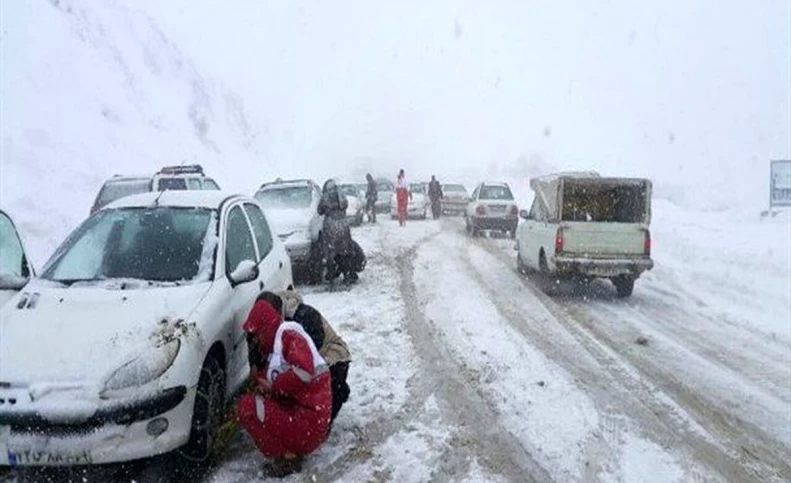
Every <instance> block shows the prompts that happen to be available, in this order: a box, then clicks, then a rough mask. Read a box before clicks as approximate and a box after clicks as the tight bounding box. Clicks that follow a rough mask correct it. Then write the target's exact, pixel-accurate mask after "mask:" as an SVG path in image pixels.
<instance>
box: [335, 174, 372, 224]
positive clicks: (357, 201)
mask: <svg viewBox="0 0 791 483" xmlns="http://www.w3.org/2000/svg"><path fill="white" fill-rule="evenodd" d="M338 189H340V190H341V193H343V194H344V195H345V196H346V200H347V201H348V202H349V206H348V207H347V208H346V219H347V220H348V221H349V225H351V226H360V225H362V223H363V210H364V208H365V192H364V191H363V192H360V190H359V189H358V187H357V185H356V184H354V183H341V184H339V185H338Z"/></svg>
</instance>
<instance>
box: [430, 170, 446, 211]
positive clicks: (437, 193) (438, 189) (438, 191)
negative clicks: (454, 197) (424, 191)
mask: <svg viewBox="0 0 791 483" xmlns="http://www.w3.org/2000/svg"><path fill="white" fill-rule="evenodd" d="M443 197H444V195H443V194H442V185H441V184H439V181H437V178H436V176H432V177H431V181H430V182H429V184H428V198H429V200H431V215H432V216H433V217H434V219H435V220H438V219H439V217H440V215H441V214H442V198H443Z"/></svg>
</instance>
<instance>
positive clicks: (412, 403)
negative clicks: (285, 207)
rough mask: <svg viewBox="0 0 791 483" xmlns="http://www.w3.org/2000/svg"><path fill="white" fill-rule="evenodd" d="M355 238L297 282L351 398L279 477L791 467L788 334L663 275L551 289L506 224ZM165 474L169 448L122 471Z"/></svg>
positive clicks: (773, 472)
mask: <svg viewBox="0 0 791 483" xmlns="http://www.w3.org/2000/svg"><path fill="white" fill-rule="evenodd" d="M355 237H356V238H357V239H358V240H359V241H360V243H361V245H362V246H363V248H364V249H365V250H366V252H367V253H368V255H369V264H368V268H367V270H366V272H364V274H363V277H362V280H361V282H360V283H359V284H358V285H356V286H354V287H352V288H351V289H349V290H346V289H342V290H339V291H335V292H331V291H328V290H326V289H324V288H305V289H304V290H305V292H304V293H305V294H306V299H307V302H308V303H310V304H312V305H314V306H315V307H317V308H318V309H319V310H321V311H322V312H323V313H324V314H325V315H326V316H327V318H328V319H329V320H330V322H331V323H332V324H333V325H334V326H335V327H336V328H337V330H338V331H339V332H340V333H341V334H342V336H343V337H344V338H346V339H347V341H348V342H349V345H350V347H351V349H352V352H353V357H354V363H353V364H352V369H351V372H350V385H351V387H352V397H351V400H350V401H349V402H348V404H347V405H346V406H344V409H343V411H342V412H341V414H340V416H339V419H338V420H337V421H336V424H335V428H334V430H333V434H332V436H331V438H330V440H329V442H328V444H326V445H325V446H324V447H323V448H322V449H321V450H320V451H319V452H318V453H317V454H316V455H314V456H312V457H311V458H310V459H309V460H308V463H307V468H306V470H305V471H304V472H303V474H302V475H300V476H298V477H292V478H291V479H290V480H287V481H303V480H305V481H317V482H331V481H374V482H385V481H393V482H420V481H469V482H473V481H605V482H611V481H624V482H631V481H662V482H664V481H695V482H709V481H740V482H742V481H744V482H749V481H787V480H790V479H791V467H790V466H789V461H791V427H789V426H790V423H789V418H790V417H791V384H789V383H790V382H791V369H790V367H791V366H790V365H789V354H790V353H791V341H789V340H788V338H787V337H786V336H785V335H784V334H782V333H781V334H779V335H773V334H770V333H767V332H763V331H758V330H754V329H753V328H752V326H750V325H746V324H743V323H740V322H739V320H741V319H739V318H738V317H735V316H734V317H731V316H730V315H729V313H727V311H726V312H723V311H722V307H721V306H719V305H718V306H717V307H720V309H719V310H715V308H714V306H712V305H710V302H711V300H710V299H709V298H708V297H706V296H705V295H704V296H698V295H694V294H692V293H689V292H688V291H687V290H686V289H685V287H686V286H685V285H683V284H677V283H675V282H674V281H673V279H672V277H667V276H662V277H660V276H657V275H656V274H653V273H652V274H649V276H647V277H645V279H644V280H641V281H640V282H638V284H637V288H636V289H635V294H634V296H633V297H632V298H631V299H629V300H621V299H618V298H616V297H615V292H614V289H613V288H612V287H611V286H610V285H609V284H606V283H603V282H595V283H591V284H589V285H583V286H579V285H577V286H575V285H571V284H564V285H560V286H551V287H547V283H546V282H545V281H542V280H537V279H536V278H535V277H532V276H531V277H527V278H526V277H523V276H521V275H519V274H517V273H516V270H515V263H514V256H515V255H514V251H513V242H512V241H511V240H504V239H494V238H485V239H476V240H472V239H470V238H469V237H468V236H467V235H466V234H465V233H464V230H463V225H462V223H461V221H460V220H458V219H444V220H442V221H441V222H432V221H428V222H412V223H409V224H408V225H407V227H406V228H403V229H400V228H398V227H397V226H396V224H395V223H392V222H390V221H385V222H383V223H381V224H380V225H378V226H374V227H371V226H364V227H362V228H359V229H357V231H356V232H355ZM660 267H661V265H660ZM658 270H661V268H659V269H658ZM659 274H660V275H661V274H662V273H661V271H660V272H659ZM674 283H675V285H674ZM545 290H548V291H549V292H550V294H551V295H547V294H545V293H544V291H545ZM638 338H642V339H643V340H642V341H641V342H642V343H637V342H636V341H637V340H638ZM260 467H261V459H260V457H259V456H258V454H257V452H256V451H255V449H254V447H253V446H252V444H251V443H250V442H249V441H248V440H247V439H246V437H245V436H244V435H241V434H239V435H237V437H236V439H235V440H234V442H233V443H232V445H231V448H230V450H229V452H228V454H227V455H226V457H225V459H224V460H223V461H222V462H221V463H220V464H219V465H218V466H217V467H216V468H214V469H213V470H211V471H210V472H208V473H207V474H205V475H203V479H204V481H210V482H218V483H237V482H238V483H242V482H248V481H259V480H263V477H262V475H261V473H260ZM71 476H72V477H74V478H75V481H94V480H99V479H102V478H98V477H92V475H89V474H82V473H81V474H78V475H71ZM104 476H105V477H106V475H104ZM172 476H173V475H172V474H171V473H170V472H169V470H168V464H167V462H166V461H164V462H163V461H159V460H156V461H153V462H151V464H147V465H143V466H142V467H140V468H137V469H135V470H134V471H132V472H131V473H128V472H123V473H122V474H120V476H119V475H116V477H117V479H119V480H121V481H129V480H135V481H172V479H173V478H172ZM83 478H85V480H83ZM18 479H19V481H27V477H26V476H25V475H20V476H19V478H18ZM31 479H35V478H31Z"/></svg>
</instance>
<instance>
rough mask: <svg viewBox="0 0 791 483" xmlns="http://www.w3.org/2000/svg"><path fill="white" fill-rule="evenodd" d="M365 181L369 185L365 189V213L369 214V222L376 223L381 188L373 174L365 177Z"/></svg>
mask: <svg viewBox="0 0 791 483" xmlns="http://www.w3.org/2000/svg"><path fill="white" fill-rule="evenodd" d="M365 181H366V182H367V183H368V187H367V188H366V189H365V211H366V213H368V221H369V222H371V223H376V200H377V199H379V188H378V186H377V185H376V181H375V180H374V177H373V176H371V173H368V174H366V175H365Z"/></svg>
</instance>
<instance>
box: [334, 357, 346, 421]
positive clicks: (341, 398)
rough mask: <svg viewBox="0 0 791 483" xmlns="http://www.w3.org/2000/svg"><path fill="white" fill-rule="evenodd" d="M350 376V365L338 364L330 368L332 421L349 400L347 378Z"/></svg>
mask: <svg viewBox="0 0 791 483" xmlns="http://www.w3.org/2000/svg"><path fill="white" fill-rule="evenodd" d="M347 375H349V363H348V362H337V363H335V364H333V365H331V366H330V379H332V419H331V421H334V420H335V416H337V415H338V413H339V412H340V410H341V406H343V403H345V402H346V401H348V400H349V393H350V392H351V389H349V385H348V384H346V376H347Z"/></svg>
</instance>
